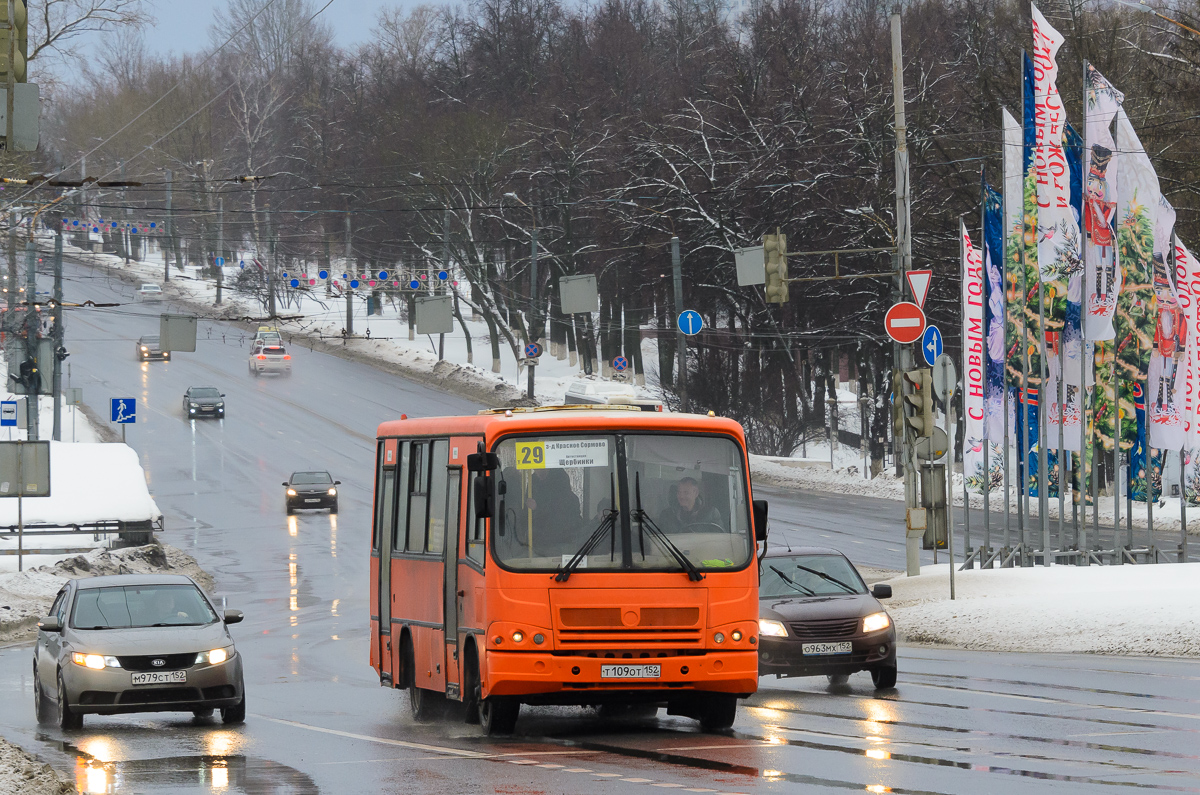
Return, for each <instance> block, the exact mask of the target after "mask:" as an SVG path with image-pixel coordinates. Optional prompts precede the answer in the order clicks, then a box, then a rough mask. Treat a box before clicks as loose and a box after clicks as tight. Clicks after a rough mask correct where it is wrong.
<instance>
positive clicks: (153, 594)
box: [33, 574, 246, 729]
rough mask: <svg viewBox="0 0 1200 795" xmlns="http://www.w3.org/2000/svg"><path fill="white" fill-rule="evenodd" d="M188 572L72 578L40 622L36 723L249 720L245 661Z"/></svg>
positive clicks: (230, 618) (230, 620) (229, 613)
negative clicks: (110, 718)
mask: <svg viewBox="0 0 1200 795" xmlns="http://www.w3.org/2000/svg"><path fill="white" fill-rule="evenodd" d="M241 620H242V613H241V612H240V611H238V610H226V611H225V612H224V615H223V616H219V615H218V613H217V608H216V606H215V605H214V604H213V603H212V601H211V600H210V599H209V597H208V596H207V595H206V594H205V593H204V591H203V590H202V589H201V588H200V587H199V586H198V585H196V583H195V581H193V580H192V579H191V578H190V577H184V576H180V575H158V574H118V575H112V576H107V577H93V578H90V579H82V580H72V581H70V582H68V583H67V584H66V585H64V586H63V588H62V590H61V591H59V592H58V596H56V597H55V599H54V604H53V605H51V607H50V615H48V616H46V617H45V618H43V619H42V620H41V621H39V622H38V639H37V646H36V647H35V648H34V651H33V683H34V708H35V710H36V711H37V718H38V721H39V722H41V723H56V722H57V723H58V725H59V726H61V727H62V728H63V729H78V728H81V727H82V726H83V716H84V715H85V714H88V713H91V714H98V715H115V714H118V713H124V712H191V713H192V714H193V715H195V716H196V717H201V718H203V717H208V716H210V715H212V714H213V711H214V710H217V709H219V710H220V711H221V718H222V719H223V720H224V721H225V722H226V723H241V722H242V721H244V720H245V719H246V691H245V687H244V685H243V683H242V658H241V655H239V654H238V653H237V649H235V648H234V644H233V638H232V637H231V636H230V634H229V630H228V629H227V628H226V626H227V625H228V624H236V623H237V622H239V621H241Z"/></svg>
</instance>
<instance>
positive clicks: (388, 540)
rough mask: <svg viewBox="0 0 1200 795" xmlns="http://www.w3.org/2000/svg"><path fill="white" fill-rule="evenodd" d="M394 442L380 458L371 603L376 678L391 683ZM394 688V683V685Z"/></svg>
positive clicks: (385, 447)
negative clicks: (374, 618)
mask: <svg viewBox="0 0 1200 795" xmlns="http://www.w3.org/2000/svg"><path fill="white" fill-rule="evenodd" d="M396 458H397V442H396V440H395V439H387V440H385V441H384V443H383V450H382V451H381V455H380V464H381V469H380V474H379V486H378V489H377V491H376V499H377V500H378V503H377V504H376V506H375V522H376V524H375V538H376V539H377V540H378V542H379V590H378V592H377V593H376V594H375V598H374V599H373V600H372V601H374V603H375V605H374V606H375V608H376V610H375V613H376V615H378V616H379V677H380V680H381V681H386V682H389V683H392V671H393V670H394V666H393V665H392V654H393V652H392V535H393V525H394V524H395V517H396V514H395V505H396ZM393 684H394V683H393Z"/></svg>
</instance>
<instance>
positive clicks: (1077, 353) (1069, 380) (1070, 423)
mask: <svg viewBox="0 0 1200 795" xmlns="http://www.w3.org/2000/svg"><path fill="white" fill-rule="evenodd" d="M1063 151H1064V153H1065V155H1066V158H1067V169H1068V172H1069V175H1070V176H1069V179H1068V188H1069V190H1068V196H1069V205H1068V206H1069V207H1070V211H1071V214H1072V217H1073V218H1076V219H1078V218H1079V217H1080V216H1081V215H1082V209H1083V140H1082V139H1081V138H1080V137H1079V133H1077V132H1075V130H1074V128H1072V127H1071V125H1070V124H1065V125H1064V126H1063ZM1082 281H1083V270H1082V268H1080V269H1077V270H1075V271H1074V272H1072V273H1071V274H1070V276H1069V277H1068V278H1067V282H1066V292H1065V293H1064V294H1062V295H1060V296H1058V297H1057V298H1056V300H1055V301H1054V310H1053V311H1054V313H1055V315H1056V316H1060V317H1062V318H1063V324H1062V326H1061V329H1060V330H1059V331H1058V332H1052V334H1053V337H1054V344H1053V345H1048V350H1047V357H1048V361H1047V371H1048V378H1049V380H1048V381H1047V384H1046V389H1047V392H1048V394H1047V395H1046V399H1045V400H1044V401H1043V403H1042V405H1043V406H1047V407H1048V408H1047V412H1046V433H1047V434H1048V438H1047V439H1046V444H1045V445H1044V446H1045V447H1047V448H1048V449H1050V450H1058V449H1059V441H1060V436H1061V441H1062V448H1063V449H1065V450H1070V451H1073V452H1078V451H1079V444H1080V441H1081V434H1080V429H1081V425H1080V423H1081V422H1082V418H1083V376H1084V372H1083V370H1084V368H1083V366H1082V365H1081V364H1080V360H1081V357H1082V356H1083V353H1084V351H1083V347H1082V342H1083V339H1082V336H1081V333H1080V331H1081V330H1080V310H1081V308H1082V306H1081V303H1080V302H1081V298H1082V289H1083V285H1082ZM1047 336H1050V335H1047ZM1060 381H1061V382H1062V386H1061V387H1060V386H1059V382H1060ZM1089 385H1090V382H1089ZM1060 388H1061V391H1062V394H1061V396H1060V394H1059V390H1060ZM1060 397H1061V405H1060ZM1060 424H1061V425H1062V428H1061V433H1060V428H1059V425H1060Z"/></svg>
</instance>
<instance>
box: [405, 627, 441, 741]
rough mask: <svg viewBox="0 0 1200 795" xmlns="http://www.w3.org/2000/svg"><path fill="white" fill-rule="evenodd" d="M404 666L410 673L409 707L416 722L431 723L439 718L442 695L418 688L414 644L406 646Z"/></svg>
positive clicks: (409, 643)
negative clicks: (430, 721)
mask: <svg viewBox="0 0 1200 795" xmlns="http://www.w3.org/2000/svg"><path fill="white" fill-rule="evenodd" d="M404 655H405V656H404V666H405V669H406V670H407V671H408V677H407V678H408V706H409V707H410V708H411V709H412V716H413V719H414V720H418V721H429V720H433V719H434V718H436V717H437V716H438V706H439V704H438V702H439V701H441V700H442V698H441V694H439V693H435V692H433V691H432V690H425V689H424V688H420V687H417V667H416V664H415V661H414V659H413V648H412V642H411V641H410V642H408V643H406V644H405V648H404Z"/></svg>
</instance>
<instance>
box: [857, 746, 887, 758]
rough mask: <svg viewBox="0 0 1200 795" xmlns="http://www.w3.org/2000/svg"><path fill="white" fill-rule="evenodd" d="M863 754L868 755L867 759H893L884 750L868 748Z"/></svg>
mask: <svg viewBox="0 0 1200 795" xmlns="http://www.w3.org/2000/svg"><path fill="white" fill-rule="evenodd" d="M863 753H864V754H866V755H867V757H868V758H870V759H891V758H892V755H891V754H889V753H888V752H887V751H885V750H883V749H882V748H868V749H867V750H866V751H863Z"/></svg>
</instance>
